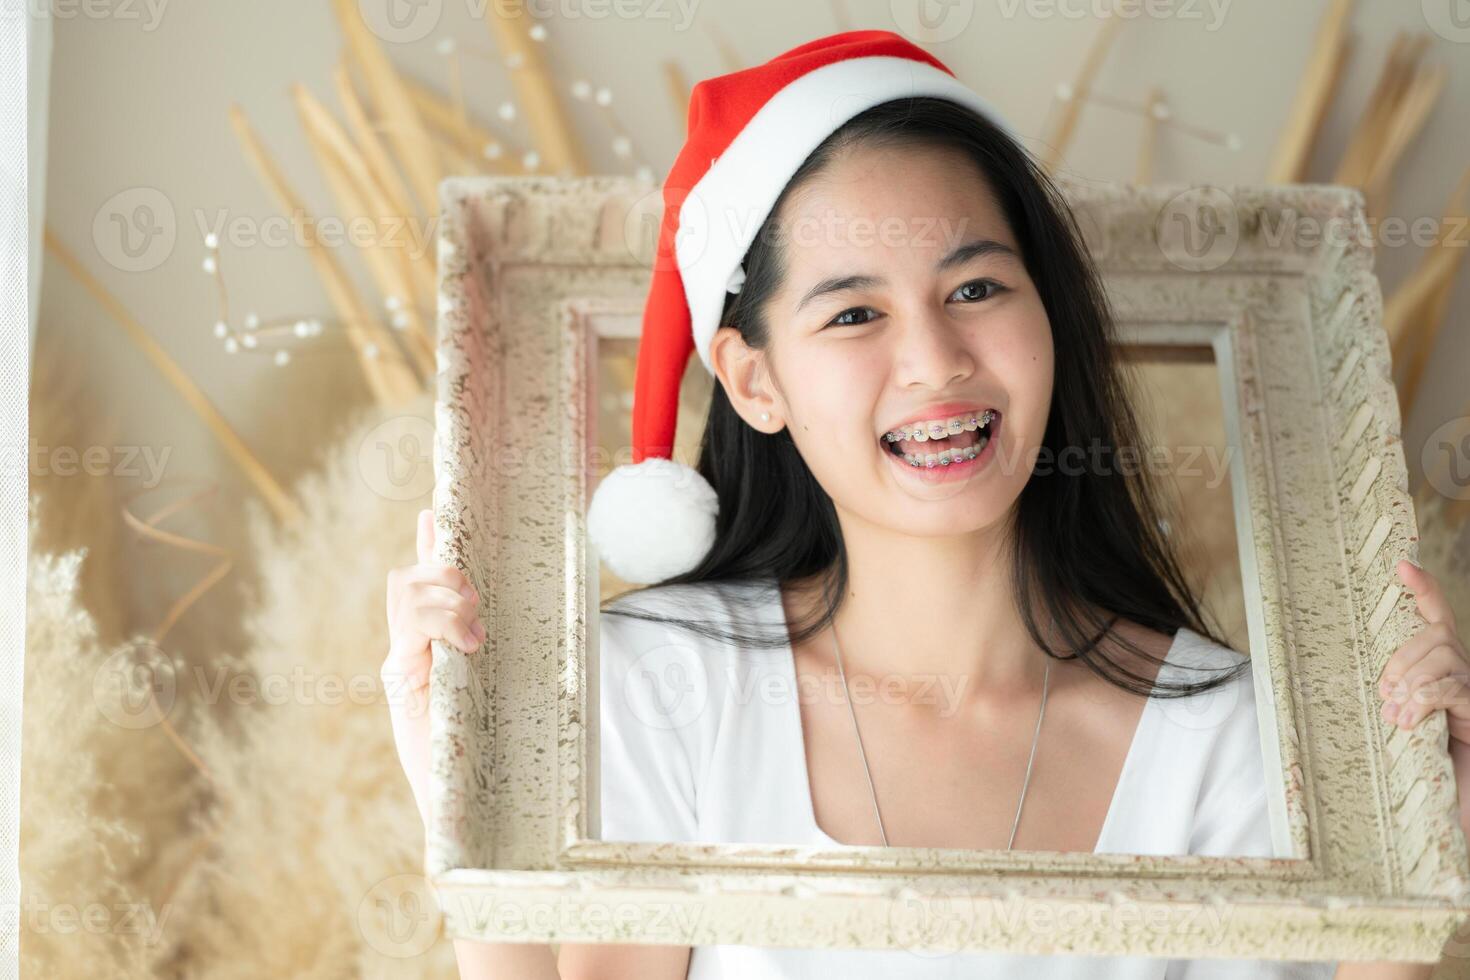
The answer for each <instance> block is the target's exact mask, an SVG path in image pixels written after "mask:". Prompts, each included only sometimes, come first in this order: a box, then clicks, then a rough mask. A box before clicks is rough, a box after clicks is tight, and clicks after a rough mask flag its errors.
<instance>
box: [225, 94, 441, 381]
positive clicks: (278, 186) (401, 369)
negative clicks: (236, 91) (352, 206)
mask: <svg viewBox="0 0 1470 980" xmlns="http://www.w3.org/2000/svg"><path fill="white" fill-rule="evenodd" d="M230 125H231V126H232V127H233V128H234V130H235V134H236V135H237V136H238V137H239V139H240V142H241V144H242V145H243V146H244V147H245V152H246V154H247V155H248V156H249V157H250V160H251V162H252V163H254V164H255V169H256V171H257V172H258V173H259V174H260V176H261V178H262V179H263V180H264V181H265V183H266V186H267V188H268V189H269V190H270V191H271V194H272V195H273V196H274V197H275V198H276V200H277V201H278V202H279V203H280V206H281V208H282V210H283V211H285V213H286V215H287V217H293V218H294V216H296V215H299V216H300V218H301V222H302V223H303V224H304V225H305V227H306V228H307V229H308V230H309V232H310V235H309V236H308V238H307V245H306V254H307V257H308V258H310V259H311V263H312V265H313V267H314V268H315V269H316V273H317V276H318V277H319V278H320V279H321V280H322V285H323V286H324V287H325V288H326V291H327V297H328V298H329V299H330V300H331V301H332V305H333V306H335V307H336V308H337V314H338V316H339V317H340V318H341V320H342V328H343V332H344V333H345V334H346V335H347V339H348V340H349V341H351V343H352V346H353V348H355V349H356V351H357V355H358V360H359V362H360V363H361V364H362V370H363V374H364V375H365V376H366V377H367V382H368V387H369V389H371V391H372V393H373V397H374V398H376V399H377V400H378V402H379V403H381V404H385V405H397V404H401V403H402V402H405V401H407V400H409V399H411V398H413V397H415V396H416V395H417V394H418V392H419V391H420V390H421V388H420V385H419V383H418V379H417V378H415V377H414V376H413V372H412V371H411V370H410V369H409V366H408V362H407V361H405V360H404V359H403V358H402V356H401V355H400V354H399V352H398V349H397V345H396V344H393V343H390V341H391V340H392V338H391V336H389V335H388V334H387V332H386V329H385V328H384V327H383V324H382V323H381V322H380V321H379V320H378V319H377V317H376V316H374V315H373V313H372V312H371V311H370V310H369V309H368V306H367V304H366V303H364V302H363V300H362V297H360V296H359V295H358V294H357V291H356V290H355V289H353V288H352V283H351V281H350V280H349V279H348V278H347V275H346V273H344V272H343V271H342V268H341V266H340V265H338V263H337V260H336V259H335V258H334V257H333V256H332V253H331V252H330V251H328V250H327V249H326V248H324V247H323V246H322V243H321V240H320V239H319V237H318V236H317V234H316V221H315V219H314V218H312V217H311V215H310V214H309V213H307V211H306V209H305V208H304V207H302V205H301V202H300V200H299V199H298V198H297V197H296V193H295V191H293V190H292V189H291V187H290V185H289V184H287V183H286V179H285V177H284V176H283V175H282V174H281V172H280V169H279V168H278V167H277V166H276V164H275V161H274V160H272V159H271V157H270V155H269V154H268V153H266V151H265V147H264V146H263V145H262V144H261V142H260V140H259V139H258V138H257V137H256V135H255V133H254V131H253V130H252V129H251V128H250V121H249V120H248V119H247V118H246V116H245V112H244V110H242V109H241V108H240V107H239V106H238V105H232V106H230Z"/></svg>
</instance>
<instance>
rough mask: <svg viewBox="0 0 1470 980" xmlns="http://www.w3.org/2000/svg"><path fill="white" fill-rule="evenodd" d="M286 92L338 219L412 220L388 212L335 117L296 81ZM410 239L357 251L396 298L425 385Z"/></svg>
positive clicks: (428, 349)
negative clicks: (410, 267) (334, 202)
mask: <svg viewBox="0 0 1470 980" xmlns="http://www.w3.org/2000/svg"><path fill="white" fill-rule="evenodd" d="M291 96H292V98H293V99H294V100H295V102H296V109H297V111H298V112H299V113H300V114H301V121H302V124H303V126H304V127H305V129H306V138H307V142H308V144H309V145H310V147H311V150H312V153H313V154H315V156H316V160H317V164H318V166H320V167H321V169H322V174H323V175H324V176H325V177H326V179H327V185H328V186H329V187H330V188H331V190H332V193H333V195H334V196H335V197H336V198H337V203H338V206H339V207H340V208H341V210H342V211H343V217H344V219H345V220H346V221H351V220H353V219H355V218H357V217H365V218H370V219H371V220H372V221H373V223H374V225H375V227H376V229H377V231H378V233H379V234H380V235H382V234H384V233H385V228H384V224H385V222H387V221H389V220H391V219H394V218H401V219H402V221H403V222H404V223H405V225H407V224H408V223H410V222H412V221H413V216H412V215H395V214H394V213H393V208H392V206H391V205H389V203H388V199H387V197H386V196H384V195H383V192H382V190H381V189H380V188H379V187H378V186H377V184H376V183H374V181H373V179H372V174H371V173H369V171H368V168H367V163H366V162H365V161H364V160H363V159H362V156H361V155H360V154H359V153H358V152H357V147H355V146H353V145H352V141H351V140H349V139H348V138H347V134H346V133H345V132H343V131H342V128H341V127H340V126H339V125H338V124H337V120H335V119H333V118H332V114H331V113H329V112H327V110H326V108H325V107H324V106H323V105H322V104H321V103H320V102H318V101H317V100H316V99H315V98H313V97H312V94H311V93H310V92H309V91H308V90H307V88H306V86H304V85H301V84H299V83H298V84H296V85H293V86H291ZM410 244H411V243H410V242H400V243H398V244H394V245H389V244H386V243H385V242H383V241H382V240H378V241H374V242H372V243H371V244H370V245H368V246H367V247H365V248H362V249H361V252H362V256H363V259H364V261H366V262H367V264H368V269H369V271H370V272H371V273H372V276H373V281H374V282H376V283H377V286H378V289H379V291H380V292H381V293H382V294H383V295H384V296H396V297H398V299H399V301H400V304H401V306H400V309H401V311H402V313H403V314H404V316H405V317H406V318H407V320H408V325H407V327H406V328H405V330H403V331H399V332H398V333H399V336H401V337H402V338H403V343H404V346H405V347H407V349H408V353H409V358H410V359H411V360H412V361H413V363H414V366H415V367H416V368H417V369H418V376H419V379H420V384H421V385H427V384H428V383H429V382H430V380H431V379H432V378H433V377H434V344H433V340H432V339H431V338H430V336H429V333H428V330H427V329H426V328H425V326H424V320H423V316H422V315H421V314H420V312H419V308H418V305H417V303H416V302H415V301H414V288H413V281H412V278H411V276H410V275H409V270H408V251H409V246H410ZM390 336H391V334H390ZM390 342H393V343H396V341H390Z"/></svg>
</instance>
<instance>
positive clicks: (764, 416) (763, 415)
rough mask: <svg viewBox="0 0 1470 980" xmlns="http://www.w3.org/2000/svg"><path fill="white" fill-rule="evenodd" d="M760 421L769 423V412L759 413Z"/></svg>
mask: <svg viewBox="0 0 1470 980" xmlns="http://www.w3.org/2000/svg"><path fill="white" fill-rule="evenodd" d="M761 421H762V422H769V421H771V413H770V412H761Z"/></svg>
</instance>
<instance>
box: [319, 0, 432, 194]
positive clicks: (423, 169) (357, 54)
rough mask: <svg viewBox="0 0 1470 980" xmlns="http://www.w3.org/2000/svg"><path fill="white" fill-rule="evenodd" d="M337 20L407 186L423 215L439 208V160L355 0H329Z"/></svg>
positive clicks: (391, 64)
mask: <svg viewBox="0 0 1470 980" xmlns="http://www.w3.org/2000/svg"><path fill="white" fill-rule="evenodd" d="M332 10H333V11H334V12H335V13H336V15H337V23H338V24H339V25H340V26H341V28H342V33H343V35H344V36H345V37H346V38H347V43H348V46H349V47H350V48H351V49H352V56H353V58H354V59H355V60H356V61H357V63H358V64H359V65H361V66H362V69H363V75H364V76H365V77H366V80H367V85H368V90H369V91H370V92H372V93H373V103H374V105H375V106H376V107H377V110H378V114H379V115H380V116H381V117H382V118H383V120H384V122H386V123H387V124H388V140H389V142H390V143H392V145H393V147H394V148H395V150H396V151H397V154H398V160H399V162H400V163H402V164H403V169H404V170H406V171H407V172H408V179H409V183H410V185H411V186H412V187H413V190H414V194H415V196H416V197H417V198H418V202H419V208H420V210H421V211H422V212H424V213H425V214H435V213H437V212H438V210H439V180H440V178H441V177H443V174H442V173H440V171H439V162H438V160H437V159H436V158H435V156H434V154H433V152H432V150H431V148H430V144H429V134H428V132H427V131H425V129H424V124H423V120H422V119H420V118H419V114H418V112H417V111H415V109H414V105H413V101H412V100H411V99H410V98H409V97H408V93H407V92H406V91H405V90H404V87H403V83H402V81H401V80H400V79H399V77H398V72H397V71H396V70H395V69H394V68H393V62H392V61H391V60H389V58H388V56H387V54H385V53H384V51H383V48H382V45H380V44H379V43H378V41H377V39H376V38H375V37H373V34H372V32H371V31H369V30H368V28H367V25H366V24H365V23H363V20H362V17H361V14H360V12H359V10H358V6H357V4H356V3H355V2H354V0H332Z"/></svg>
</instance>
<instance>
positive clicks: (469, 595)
mask: <svg viewBox="0 0 1470 980" xmlns="http://www.w3.org/2000/svg"><path fill="white" fill-rule="evenodd" d="M459 594H460V595H462V596H464V597H465V598H466V599H473V598H474V597H475V590H474V589H473V588H472V587H470V586H468V585H461V586H460V587H459Z"/></svg>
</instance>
